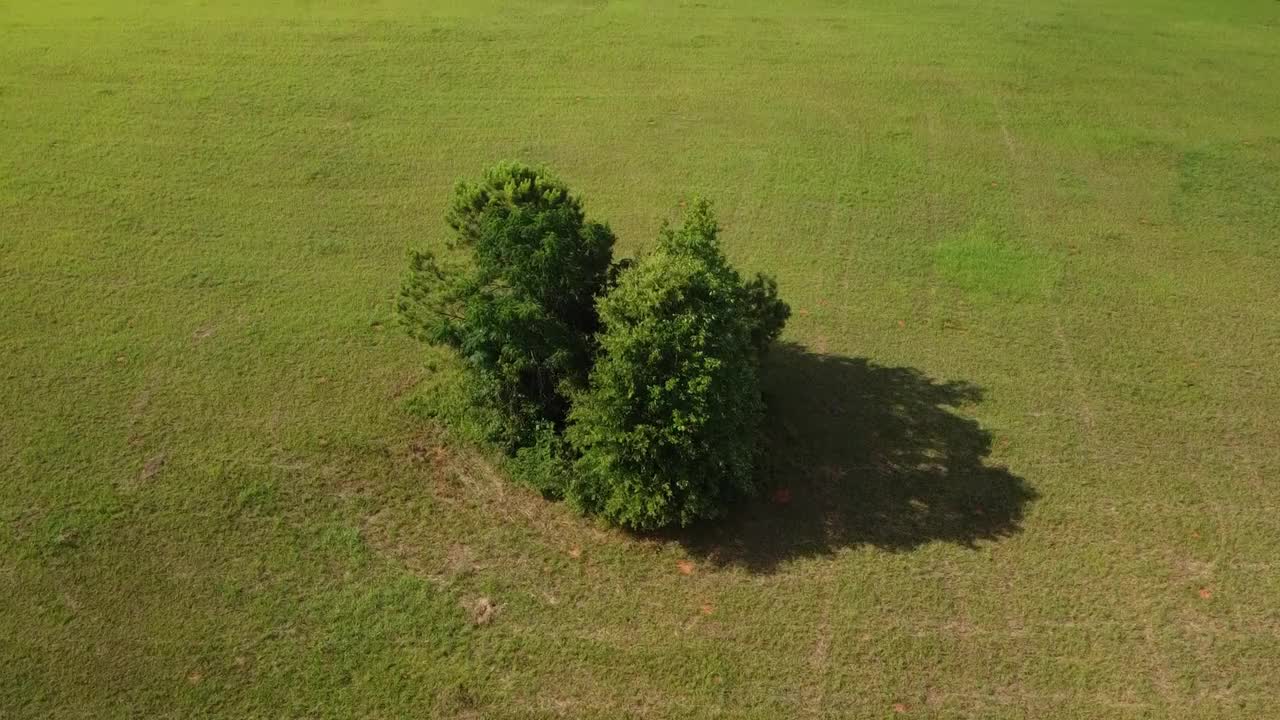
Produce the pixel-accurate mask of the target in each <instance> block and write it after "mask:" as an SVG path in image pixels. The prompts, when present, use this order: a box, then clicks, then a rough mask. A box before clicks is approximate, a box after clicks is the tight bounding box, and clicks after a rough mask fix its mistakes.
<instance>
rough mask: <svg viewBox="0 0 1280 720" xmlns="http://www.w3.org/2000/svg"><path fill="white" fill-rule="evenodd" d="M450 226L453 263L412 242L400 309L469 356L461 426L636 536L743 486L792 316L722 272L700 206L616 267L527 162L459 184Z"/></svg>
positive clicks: (714, 509)
mask: <svg viewBox="0 0 1280 720" xmlns="http://www.w3.org/2000/svg"><path fill="white" fill-rule="evenodd" d="M446 220H447V222H448V224H449V226H450V227H451V228H453V230H454V233H455V236H454V238H453V241H452V242H451V243H450V246H451V248H452V249H453V250H454V251H455V252H454V255H455V257H454V258H453V262H452V263H449V262H446V261H445V260H442V259H440V258H438V257H437V256H435V255H434V254H432V253H429V252H420V253H415V254H414V255H413V257H412V262H411V266H410V273H409V278H408V280H407V281H406V283H405V285H404V289H403V290H402V292H401V299H400V314H401V317H402V318H403V320H404V322H405V324H406V326H407V327H408V329H409V332H410V333H411V334H413V335H414V336H415V337H418V338H420V339H422V340H425V341H427V342H429V343H433V344H439V345H445V346H448V347H451V348H453V349H454V350H455V351H456V352H457V353H458V355H459V357H460V358H461V359H462V360H463V362H464V364H465V366H466V367H467V369H468V377H467V384H468V387H467V392H466V394H467V395H468V396H469V400H468V401H467V403H466V405H468V406H470V407H472V408H473V409H474V412H472V413H468V415H467V420H466V422H465V425H466V426H467V427H469V428H475V429H477V430H479V431H480V432H481V433H483V434H484V435H485V436H486V437H488V438H490V439H494V440H498V441H500V442H501V443H502V444H503V445H504V447H505V449H506V450H507V451H508V452H509V454H510V456H511V457H510V459H509V462H508V463H507V467H508V469H509V470H510V471H511V474H512V475H513V476H514V477H515V478H517V479H518V480H520V481H522V482H524V483H526V484H528V485H530V486H532V487H535V488H537V489H538V490H539V491H541V492H542V493H543V494H544V495H546V496H548V497H556V498H560V497H564V498H567V499H569V500H570V501H571V502H573V503H574V504H575V505H576V506H578V507H579V508H581V509H583V510H585V511H587V512H593V513H598V514H600V515H602V516H604V517H605V518H607V519H608V520H610V521H611V522H614V523H617V524H619V525H624V526H627V527H631V528H635V529H652V528H658V527H664V526H668V525H688V524H689V523H691V522H693V521H695V520H698V519H701V518H710V517H715V516H717V515H719V514H720V513H721V512H723V509H724V507H725V506H726V504H727V503H728V502H729V501H731V500H732V499H733V498H735V497H740V496H743V495H750V494H751V493H752V492H754V490H755V487H754V482H753V472H752V470H753V464H754V458H755V453H756V448H757V444H758V435H759V429H760V422H761V417H762V413H763V410H764V408H763V403H762V401H761V398H760V389H759V379H758V377H757V374H758V370H759V364H760V356H761V355H762V354H763V353H764V352H765V350H766V349H767V348H768V347H769V345H770V344H771V343H772V342H773V341H774V340H775V339H776V338H777V337H778V334H779V333H780V332H781V331H782V326H783V324H784V323H785V322H786V319H787V316H788V314H789V312H790V310H789V309H788V307H787V305H786V303H784V302H782V301H781V300H779V299H778V289H777V284H776V283H775V282H774V281H773V279H772V278H769V277H766V276H764V275H758V276H756V277H755V278H754V279H752V280H751V281H749V282H744V281H743V279H742V277H741V276H740V275H739V274H738V273H737V271H735V270H734V269H733V268H732V267H731V266H730V265H729V263H728V261H727V260H726V259H725V256H724V253H723V252H722V251H721V249H720V244H719V239H718V228H717V226H716V222H715V218H714V216H713V215H712V213H711V209H710V206H709V205H708V204H707V203H706V202H704V201H697V202H695V203H694V204H693V207H692V209H691V210H690V212H689V213H688V215H687V216H686V217H685V219H684V223H683V225H682V226H681V227H680V228H679V229H671V228H668V227H664V228H663V230H662V233H661V235H660V237H659V242H658V247H657V249H656V251H655V252H654V253H653V254H652V255H650V256H648V257H646V258H644V259H643V260H642V261H640V262H638V263H636V262H633V261H630V260H624V261H622V262H620V263H617V264H614V263H613V262H612V255H613V243H614V237H613V234H612V233H611V232H610V231H609V228H608V227H606V226H604V225H601V224H599V223H594V222H590V221H588V220H587V219H586V215H585V213H584V212H583V209H582V204H581V202H580V201H579V200H578V199H577V198H575V197H574V196H573V195H572V194H570V192H569V190H568V188H567V187H565V185H564V184H563V183H561V182H560V181H558V180H556V179H555V178H553V177H551V176H550V175H549V174H548V173H546V172H545V171H542V170H536V169H533V168H530V167H527V166H524V165H518V164H504V165H499V166H497V167H495V168H493V169H492V170H490V171H488V172H487V173H486V174H485V176H484V179H483V180H482V181H481V182H479V183H461V184H459V185H458V187H457V189H456V191H455V194H454V199H453V202H452V203H451V205H450V207H449V210H448V211H447V213H446ZM458 255H460V256H462V257H456V256H458ZM448 414H449V415H450V416H456V415H457V413H455V412H453V411H452V410H450V412H449V413H448Z"/></svg>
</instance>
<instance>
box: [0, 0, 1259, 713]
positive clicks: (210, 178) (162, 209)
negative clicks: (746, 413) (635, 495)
mask: <svg viewBox="0 0 1280 720" xmlns="http://www.w3.org/2000/svg"><path fill="white" fill-rule="evenodd" d="M1278 37H1280V4H1277V3H1275V2H1271V1H1267V0H1256V1H1255V0H1223V1H1222V2H1214V3H1207V2H1196V1H1192V0H1125V1H1124V2H1118V3H1117V2H1102V1H1101V0H1082V1H1081V2H1065V1H1064V0H1018V1H1016V2H1015V1H1014V0H995V1H993V2H944V1H940V0H933V1H931V2H930V1H924V0H908V1H906V2H887V1H884V2H879V1H877V2H850V3H835V2H825V1H821V0H797V1H796V2H785V3H773V2H769V3H766V2H751V1H749V0H743V1H742V2H728V1H727V0H718V1H710V2H700V3H693V2H686V3H662V4H652V3H640V2H619V3H607V4H606V3H591V2H566V3H532V4H523V5H522V4H518V3H514V4H513V3H488V2H465V3H463V2H458V3H456V4H453V5H449V4H441V3H422V2H406V1H403V0H381V1H379V2H367V3H358V4H357V3H314V4H312V3H244V2H241V3H235V2H230V1H227V2H221V1H215V2H206V3H194V2H165V3H159V2H149V3H141V2H126V1H124V0H97V1H90V0H66V1H63V2H35V1H34V0H9V1H8V2H4V3H0V121H2V122H0V307H3V316H2V317H0V358H2V362H0V380H2V381H0V403H2V404H0V411H2V413H0V417H3V420H2V421H0V459H2V460H3V468H4V469H3V471H0V667H2V668H3V671H2V672H0V716H4V717H31V718H46V717H86V718H87V717H94V718H101V717H138V716H145V717H184V718H185V717H196V716H219V717H261V718H275V717H302V716H306V717H324V716H332V717H352V716H358V717H405V716H415V717H453V716H462V717H528V718H533V717H573V718H589V717H597V718H618V717H636V718H660V717H661V718H667V717H689V718H704V717H715V716H719V717H727V718H775V717H889V716H897V715H899V714H900V713H899V712H898V711H897V710H895V705H898V709H899V710H903V709H905V711H906V715H905V716H907V717H984V718H1022V717H1037V718H1097V717H1135V718H1136V717H1171V718H1172V717H1177V718H1187V717H1196V718H1201V717H1224V718H1228V717H1229V718H1263V717H1275V716H1277V715H1280V672H1277V670H1276V669H1277V667H1280V603H1278V602H1277V599H1278V598H1280V560H1278V558H1280V525H1278V524H1277V522H1276V517H1277V509H1278V508H1280V486H1278V485H1277V484H1276V481H1275V480H1276V475H1277V472H1278V471H1280V433H1278V432H1277V427H1280V425H1277V420H1276V415H1277V411H1280V381H1277V378H1280V250H1278V248H1280V224H1278V223H1280V206H1278V205H1277V202H1278V201H1277V198H1280V83H1277V77H1280V42H1277V38H1278ZM501 158H520V159H525V160H529V161H534V162H546V163H549V164H550V165H551V166H552V167H554V168H555V169H556V170H557V171H559V173H560V174H561V175H563V176H564V178H565V179H566V180H567V181H569V182H570V183H571V184H572V185H573V186H574V187H575V188H578V189H580V190H581V191H582V192H583V193H584V194H585V195H586V197H587V200H588V203H589V207H590V209H591V211H592V213H593V214H594V215H597V216H600V217H603V218H606V219H608V220H609V221H610V222H611V223H612V225H613V227H614V228H615V230H616V231H618V233H619V235H620V237H621V238H622V244H623V247H624V249H625V250H626V251H628V252H631V251H636V250H640V249H642V248H644V247H646V246H651V245H652V242H653V238H654V237H655V232H656V229H657V226H658V222H659V220H660V219H661V218H662V217H667V216H670V215H671V214H672V213H673V212H674V210H675V208H676V206H677V203H678V202H679V200H680V199H681V198H682V197H683V196H685V195H686V194H690V193H695V192H696V193H703V194H706V195H708V196H710V197H712V198H713V199H714V200H715V201H716V202H717V203H718V208H719V212H720V214H721V219H722V221H723V225H724V228H725V230H724V237H725V240H726V242H727V243H728V250H729V252H730V254H731V256H732V257H733V259H734V261H735V262H736V263H737V264H738V265H739V266H740V267H741V268H743V269H744V270H746V271H755V270H768V271H771V272H774V273H776V274H777V276H778V279H779V282H780V284H781V287H782V288H783V291H784V293H785V295H786V297H787V298H788V299H789V300H790V301H791V303H792V306H793V308H794V309H795V315H794V316H793V318H792V321H791V323H790V325H789V327H788V330H787V333H786V336H785V338H784V339H785V341H786V344H785V345H784V346H783V347H782V348H780V349H779V351H778V352H777V353H776V355H775V357H774V359H773V360H772V361H771V364H770V376H769V377H770V380H769V394H770V398H771V401H772V402H773V404H774V408H775V417H776V421H775V422H774V423H773V426H772V427H771V429H770V434H771V438H772V443H773V444H772V447H771V451H770V453H769V457H768V459H767V461H766V466H765V468H764V472H766V473H767V474H768V475H769V477H770V478H771V480H772V481H773V482H777V483H778V484H780V485H782V486H784V487H786V488H787V489H788V490H789V491H790V493H791V501H790V502H789V503H787V504H773V503H770V502H767V501H766V502H763V503H762V504H760V505H758V506H752V507H748V508H744V509H742V510H741V511H740V512H739V513H737V514H736V515H735V516H734V517H733V518H731V520H730V521H729V522H726V523H724V524H723V525H720V526H717V527H714V528H706V529H702V530H699V531H697V532H692V533H685V534H677V535H674V536H664V537H652V538H643V539H637V538H633V537H630V536H627V535H625V534H622V533H618V532H614V531H611V530H606V529H603V528H600V527H598V526H596V525H595V524H593V523H592V522H590V521H588V520H584V519H582V518H579V517H576V516H574V515H573V514H572V513H570V512H569V511H568V510H567V509H566V508H565V507H563V506H559V505H555V504H548V503H544V502H542V501H541V500H540V499H538V498H536V497H534V496H533V495H532V494H531V493H529V492H527V491H525V490H522V489H520V488H518V487H515V486H513V485H511V484H510V483H508V482H506V481H505V480H504V479H503V478H502V477H501V475H500V473H499V472H497V471H495V470H494V469H493V468H492V467H491V466H490V464H489V463H487V462H486V461H485V460H484V459H483V458H482V457H481V456H479V455H477V454H476V452H475V451H474V450H471V449H468V448H466V447H465V446H463V445H461V444H460V443H458V442H456V441H452V440H450V439H449V438H448V437H446V436H443V435H441V433H440V431H439V430H437V429H434V428H432V427H430V426H429V425H428V424H427V423H425V422H424V421H422V420H420V419H418V418H416V417H415V416H414V415H413V414H412V413H410V412H409V411H408V410H407V408H406V406H407V403H408V402H409V400H410V399H411V398H413V397H415V396H418V395H421V394H423V393H425V392H428V391H429V389H430V388H431V387H433V386H438V385H441V384H446V383H448V382H450V381H452V380H453V379H454V378H456V376H455V375H454V374H452V373H453V371H452V370H450V365H449V363H448V362H446V361H444V360H442V359H441V358H440V357H439V356H438V355H434V354H432V353H429V352H425V351H424V350H423V349H422V348H420V347H417V346H415V345H414V344H413V343H412V342H411V341H410V340H408V339H407V338H406V337H404V336H403V333H401V332H400V331H399V330H398V329H397V327H396V325H395V319H394V316H393V312H392V308H393V305H392V303H393V298H394V295H395V292H396V290H397V287H398V283H399V279H400V277H401V273H402V271H403V269H404V267H405V262H406V251H407V249H408V248H410V247H417V246H421V245H424V244H427V243H430V242H437V241H439V239H441V238H442V237H443V236H444V228H443V226H442V223H441V221H440V215H441V210H442V208H443V203H444V202H445V199H446V197H447V193H448V191H449V189H450V187H451V186H452V184H453V182H454V181H455V180H456V179H457V178H458V177H460V176H463V175H474V174H476V173H477V172H478V171H479V170H480V169H481V168H482V167H484V166H485V165H486V164H488V163H490V162H492V161H494V160H497V159H501ZM682 562H687V563H691V565H686V566H685V567H686V568H690V569H691V572H690V573H689V574H685V573H684V572H682V571H681V570H680V565H679V563H682ZM480 597H487V598H490V599H491V600H492V602H494V603H496V605H497V614H496V616H495V617H494V618H493V619H492V621H491V622H488V623H487V624H484V625H479V626H476V625H473V624H472V623H471V621H470V615H469V612H468V610H467V607H470V606H473V604H474V602H475V601H476V599H477V598H480Z"/></svg>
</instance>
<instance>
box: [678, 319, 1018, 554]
mask: <svg viewBox="0 0 1280 720" xmlns="http://www.w3.org/2000/svg"><path fill="white" fill-rule="evenodd" d="M764 373H765V385H766V401H767V402H768V406H769V415H768V421H767V428H766V443H765V452H764V456H763V457H762V458H761V460H760V472H761V473H762V474H763V475H764V477H763V480H764V487H765V491H764V495H763V497H761V498H759V499H756V500H754V501H752V502H749V503H746V504H744V505H743V506H741V507H738V508H735V509H734V510H733V511H731V512H730V515H729V516H728V517H726V518H723V519H722V520H720V521H718V522H713V523H707V524H706V525H702V526H697V527H694V528H690V529H687V530H684V531H681V532H679V533H677V534H676V535H675V537H674V539H675V540H677V541H678V542H680V543H682V544H683V545H685V546H686V547H687V548H688V549H689V550H690V551H691V552H692V553H694V554H696V555H699V556H702V557H704V558H706V559H707V560H708V561H710V562H712V563H714V564H719V565H740V566H743V567H746V568H747V569H749V570H751V571H753V572H760V573H768V572H773V571H775V570H776V569H777V567H778V565H779V564H780V563H782V562H784V561H786V560H789V559H793V558H799V557H808V556H819V555H826V554H831V553H834V552H836V551H838V550H840V549H841V548H846V547H854V546H859V545H870V546H874V547H877V548H881V549H885V550H890V551H905V550H911V549H913V548H916V547H919V546H920V545H924V544H926V543H930V542H935V541H942V542H951V543H955V544H958V545H962V546H965V547H970V548H972V547H976V545H977V543H978V542H979V541H983V540H987V541H994V540H999V539H1001V538H1004V537H1007V536H1010V535H1013V534H1015V533H1017V532H1019V531H1020V530H1021V521H1022V514H1023V508H1024V506H1026V505H1027V504H1028V503H1030V502H1032V501H1033V500H1035V499H1036V498H1037V497H1038V494H1037V493H1036V492H1035V490H1034V489H1032V488H1031V487H1030V486H1029V485H1028V484H1027V482H1026V481H1025V480H1023V479H1022V478H1020V477H1018V476H1016V475H1014V474H1012V473H1010V472H1009V471H1008V469H1006V468H1004V467H999V466H989V465H987V464H986V463H985V459H986V457H987V456H988V455H989V454H990V452H991V434H990V433H989V432H987V431H986V430H984V429H983V428H982V427H981V426H980V425H979V424H978V422H977V421H976V420H974V419H973V418H971V417H968V416H966V415H965V414H963V413H964V412H965V410H966V409H968V408H969V407H970V406H973V405H975V404H977V403H978V402H980V401H981V399H982V390H981V388H979V387H977V386H976V385H973V384H970V383H966V382H938V381H936V380H933V379H932V378H929V377H927V376H926V375H925V374H924V373H922V372H920V371H919V370H916V369H915V368H909V367H886V366H883V365H877V364H875V363H873V362H870V361H868V360H866V359H863V358H848V357H840V356H833V355H819V354H815V353H812V352H809V351H808V350H807V349H805V348H804V347H802V346H799V345H793V344H785V345H781V346H779V347H777V348H775V349H774V350H773V351H772V353H771V354H770V357H769V359H768V360H767V361H766V366H765V368H764Z"/></svg>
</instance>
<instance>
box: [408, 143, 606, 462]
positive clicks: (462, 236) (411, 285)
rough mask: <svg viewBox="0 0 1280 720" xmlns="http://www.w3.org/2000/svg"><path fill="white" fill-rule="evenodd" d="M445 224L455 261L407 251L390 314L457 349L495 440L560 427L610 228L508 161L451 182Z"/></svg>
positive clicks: (583, 356) (542, 175) (580, 360)
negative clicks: (476, 178) (478, 176)
mask: <svg viewBox="0 0 1280 720" xmlns="http://www.w3.org/2000/svg"><path fill="white" fill-rule="evenodd" d="M446 220H447V222H448V224H449V225H450V227H452V228H453V229H454V231H455V233H456V235H455V238H454V240H453V242H452V243H451V245H452V247H453V248H454V249H456V250H459V251H461V252H462V253H463V254H465V255H466V256H467V257H466V259H465V262H462V263H456V264H447V263H445V262H443V261H441V260H440V259H438V258H437V257H436V256H435V255H434V254H432V253H430V252H419V253H414V255H413V257H412V260H411V266H410V273H409V277H408V279H407V281H406V283H405V285H404V288H403V290H402V292H401V299H400V304H399V308H400V313H401V317H402V318H403V320H404V322H405V325H406V326H407V328H408V329H409V332H410V333H411V334H413V335H414V336H415V337H418V338H420V339H422V340H425V341H427V342H430V343H437V344H444V345H447V346H450V347H453V348H454V349H456V350H457V351H458V353H459V355H460V356H461V357H462V359H463V360H464V361H465V362H466V364H467V366H468V367H469V368H470V370H471V371H472V383H471V385H472V387H471V390H472V393H473V395H474V396H475V398H476V399H477V400H478V401H480V402H482V403H483V404H485V405H486V406H489V407H492V408H494V409H496V410H497V411H498V413H499V416H500V419H501V423H500V424H501V427H499V428H498V429H497V432H496V433H495V434H496V435H497V439H499V440H500V441H502V442H503V443H504V444H506V445H507V446H508V447H509V448H515V447H517V446H520V445H523V444H526V443H529V442H532V439H533V434H534V428H535V427H536V426H537V425H538V423H540V422H544V421H545V422H550V423H552V424H553V425H559V424H560V423H563V421H564V418H565V416H566V415H567V413H568V409H569V405H568V396H569V393H570V392H572V391H573V390H574V389H575V388H581V387H583V386H584V385H585V383H586V380H587V376H588V373H589V372H590V369H591V362H592V357H593V355H594V333H595V331H596V330H597V328H598V324H599V321H598V318H597V315H596V309H595V297H596V295H597V294H599V293H600V292H602V290H603V289H604V287H605V285H606V284H607V282H608V281H609V279H610V272H611V271H610V268H611V261H612V257H613V242H614V237H613V233H612V232H611V231H610V230H609V228H608V227H607V226H605V225H602V224H599V223H594V222H589V221H588V220H587V219H586V217H585V214H584V213H583V210H582V204H581V202H580V201H579V200H578V198H576V197H574V196H573V195H571V194H570V192H569V190H568V188H567V187H566V186H565V185H564V184H563V183H562V182H560V181H559V180H557V179H555V178H554V177H552V176H551V175H549V174H548V173H547V172H546V171H543V170H538V169H534V168H530V167H528V166H524V165H520V164H515V163H508V164H502V165H499V166H497V167H495V168H493V169H491V170H489V171H488V172H486V173H485V176H484V179H483V180H482V181H481V182H479V183H460V184H459V185H458V187H457V189H456V191H455V195H454V200H453V203H452V204H451V206H450V208H449V210H448V212H447V214H446Z"/></svg>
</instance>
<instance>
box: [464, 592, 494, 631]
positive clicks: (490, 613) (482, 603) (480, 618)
mask: <svg viewBox="0 0 1280 720" xmlns="http://www.w3.org/2000/svg"><path fill="white" fill-rule="evenodd" d="M467 612H468V613H470V615H471V623H472V624H473V625H488V624H489V623H491V622H493V619H494V617H496V616H497V614H498V606H497V605H495V604H494V603H493V601H492V600H490V599H489V598H487V597H479V598H476V599H475V600H474V601H473V602H471V603H470V604H469V605H468V606H467Z"/></svg>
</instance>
